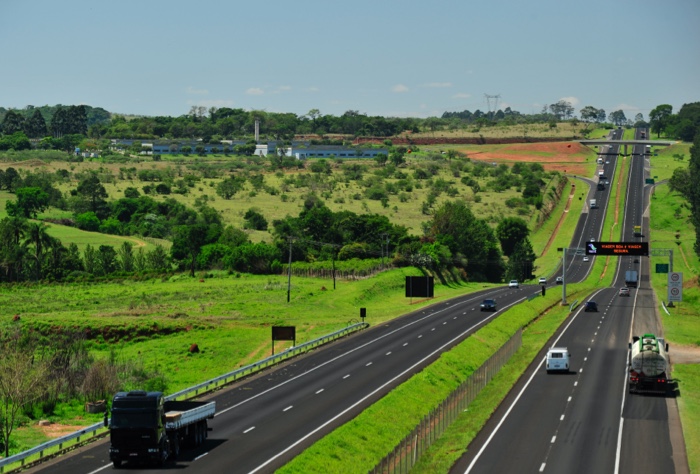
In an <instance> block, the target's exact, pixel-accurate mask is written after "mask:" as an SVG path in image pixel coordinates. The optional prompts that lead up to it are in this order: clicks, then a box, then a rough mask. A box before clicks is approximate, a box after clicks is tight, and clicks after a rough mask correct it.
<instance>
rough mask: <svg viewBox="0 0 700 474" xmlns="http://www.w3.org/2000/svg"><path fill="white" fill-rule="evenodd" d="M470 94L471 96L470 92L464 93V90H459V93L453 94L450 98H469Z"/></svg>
mask: <svg viewBox="0 0 700 474" xmlns="http://www.w3.org/2000/svg"><path fill="white" fill-rule="evenodd" d="M471 96H472V95H471V94H467V93H464V92H460V93H458V94H455V95H453V96H452V98H453V99H468V98H470V97H471Z"/></svg>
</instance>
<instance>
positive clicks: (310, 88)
mask: <svg viewBox="0 0 700 474" xmlns="http://www.w3.org/2000/svg"><path fill="white" fill-rule="evenodd" d="M320 90H321V89H319V88H318V87H315V86H311V87H307V88H306V92H319V91H320Z"/></svg>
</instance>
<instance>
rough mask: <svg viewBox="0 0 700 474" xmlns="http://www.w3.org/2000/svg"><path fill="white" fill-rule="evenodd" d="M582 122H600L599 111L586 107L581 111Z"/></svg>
mask: <svg viewBox="0 0 700 474" xmlns="http://www.w3.org/2000/svg"><path fill="white" fill-rule="evenodd" d="M580 114H581V120H584V121H586V122H597V121H598V109H596V108H595V107H591V106H590V105H587V106H585V107H584V108H582V109H581V112H580Z"/></svg>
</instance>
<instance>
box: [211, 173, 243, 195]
mask: <svg viewBox="0 0 700 474" xmlns="http://www.w3.org/2000/svg"><path fill="white" fill-rule="evenodd" d="M243 183H244V180H243V179H242V178H237V177H232V178H226V179H224V180H223V181H221V182H220V183H219V184H217V185H216V194H218V195H219V196H221V197H222V198H224V199H231V198H232V197H233V195H234V194H236V193H237V192H238V191H240V190H241V189H243Z"/></svg>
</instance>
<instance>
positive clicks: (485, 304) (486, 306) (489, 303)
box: [481, 299, 496, 311]
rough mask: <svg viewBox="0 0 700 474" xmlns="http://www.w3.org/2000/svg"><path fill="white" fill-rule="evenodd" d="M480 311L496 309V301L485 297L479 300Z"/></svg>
mask: <svg viewBox="0 0 700 474" xmlns="http://www.w3.org/2000/svg"><path fill="white" fill-rule="evenodd" d="M481 311H496V301H494V300H491V299H486V300H484V301H482V302H481Z"/></svg>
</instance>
